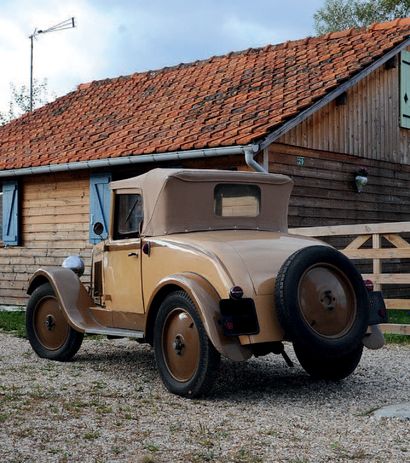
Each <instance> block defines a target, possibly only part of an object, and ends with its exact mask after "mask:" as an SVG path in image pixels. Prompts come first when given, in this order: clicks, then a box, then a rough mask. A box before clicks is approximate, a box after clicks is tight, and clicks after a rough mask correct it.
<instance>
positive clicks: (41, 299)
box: [26, 283, 83, 361]
mask: <svg viewBox="0 0 410 463" xmlns="http://www.w3.org/2000/svg"><path fill="white" fill-rule="evenodd" d="M26 331H27V337H28V340H29V342H30V344H31V346H32V348H33V349H34V351H35V352H36V353H37V354H38V355H39V356H40V357H44V358H48V359H51V360H61V361H65V360H70V359H71V358H72V357H73V356H74V355H75V354H76V353H77V351H78V349H79V348H80V346H81V343H82V340H83V334H82V333H78V332H77V331H75V330H73V329H72V328H71V327H70V325H69V324H68V323H67V320H66V318H65V316H64V314H63V311H62V309H61V307H60V305H59V303H58V300H57V298H56V296H55V294H54V291H53V288H52V287H51V285H50V284H49V283H45V284H43V285H41V286H39V287H38V288H36V289H35V291H34V292H33V294H32V295H31V297H30V299H29V302H28V304H27V309H26Z"/></svg>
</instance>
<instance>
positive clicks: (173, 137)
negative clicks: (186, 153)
mask: <svg viewBox="0 0 410 463" xmlns="http://www.w3.org/2000/svg"><path fill="white" fill-rule="evenodd" d="M409 36H410V18H402V19H397V20H394V21H389V22H386V23H381V24H373V25H372V26H370V27H369V28H367V29H366V28H363V29H349V30H346V31H341V32H333V33H329V34H326V35H324V36H321V37H307V38H305V39H301V40H294V41H288V42H285V43H282V44H278V45H267V46H265V47H263V48H250V49H248V50H245V51H242V52H232V53H229V54H228V55H223V56H212V57H210V58H208V59H205V60H199V61H195V62H193V63H180V64H178V65H177V66H172V67H166V68H163V69H158V70H152V71H146V72H142V73H134V74H132V75H130V76H120V77H117V78H115V79H103V80H100V81H93V82H87V83H83V84H80V85H79V86H78V87H77V90H76V91H74V92H70V93H69V94H67V95H65V96H63V97H61V98H58V99H57V100H55V101H54V102H52V103H49V104H47V105H45V106H43V107H42V108H39V109H37V110H35V111H33V112H32V113H29V114H25V115H24V116H22V117H20V118H19V119H17V120H14V121H12V122H10V123H9V124H7V125H5V126H3V127H0V168H1V169H5V168H6V166H7V169H12V168H19V167H30V166H44V165H48V164H50V163H66V162H75V161H81V160H88V159H103V158H109V157H117V156H128V155H139V154H144V153H154V152H156V153H165V152H169V151H173V150H177V149H181V148H182V149H199V148H206V147H216V146H226V145H227V144H229V143H251V142H253V141H258V140H259V139H260V138H261V137H263V136H265V135H267V134H268V133H269V132H270V131H271V130H273V129H275V128H277V127H279V126H280V125H281V124H283V123H284V122H285V121H287V120H289V118H291V117H294V116H296V115H297V114H299V113H300V111H301V110H303V109H304V108H306V107H309V106H310V105H311V104H312V103H313V102H314V101H317V100H318V99H320V98H323V97H324V96H325V95H326V94H327V93H328V92H329V91H331V90H332V89H333V88H335V87H337V85H340V82H342V81H343V82H344V81H346V80H348V79H350V78H351V77H353V76H354V75H355V74H356V73H357V72H359V71H360V70H361V69H363V68H365V67H367V66H369V65H370V64H372V63H373V62H374V61H375V60H376V59H377V58H379V57H380V56H382V55H383V54H385V53H386V52H387V51H389V50H391V49H392V48H393V47H394V46H397V45H399V44H400V43H403V42H404V41H405V40H406V39H407V38H408V37H409Z"/></svg>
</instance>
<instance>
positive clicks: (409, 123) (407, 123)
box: [400, 51, 410, 129]
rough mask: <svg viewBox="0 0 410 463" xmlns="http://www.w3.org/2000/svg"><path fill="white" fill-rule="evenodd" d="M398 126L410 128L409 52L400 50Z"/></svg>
mask: <svg viewBox="0 0 410 463" xmlns="http://www.w3.org/2000/svg"><path fill="white" fill-rule="evenodd" d="M400 126H401V127H403V128H406V129H410V52H409V51H402V52H401V59H400Z"/></svg>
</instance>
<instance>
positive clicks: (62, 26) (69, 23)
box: [29, 18, 75, 112]
mask: <svg viewBox="0 0 410 463" xmlns="http://www.w3.org/2000/svg"><path fill="white" fill-rule="evenodd" d="M73 27H75V20H74V18H69V19H66V20H65V21H63V22H61V23H58V24H56V25H55V26H51V27H49V28H48V29H43V30H42V29H37V28H35V29H34V32H33V33H32V34H31V35H30V36H29V39H30V112H31V111H33V41H34V39H35V38H36V37H37V36H38V35H40V34H47V33H48V32H57V31H64V30H66V29H72V28H73Z"/></svg>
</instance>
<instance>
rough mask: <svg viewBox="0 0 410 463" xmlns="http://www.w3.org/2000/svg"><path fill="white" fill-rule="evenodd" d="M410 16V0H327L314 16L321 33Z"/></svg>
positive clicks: (318, 30) (316, 27) (316, 28)
mask: <svg viewBox="0 0 410 463" xmlns="http://www.w3.org/2000/svg"><path fill="white" fill-rule="evenodd" d="M406 16H410V0H326V2H325V5H324V6H323V7H322V8H320V9H319V10H318V11H317V12H316V13H315V14H314V16H313V18H314V21H315V30H316V32H317V33H318V34H319V35H320V34H326V33H327V32H335V31H341V30H343V29H349V28H350V27H356V28H357V27H364V26H369V25H370V24H372V23H375V22H383V21H390V20H392V19H395V18H405V17H406Z"/></svg>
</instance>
